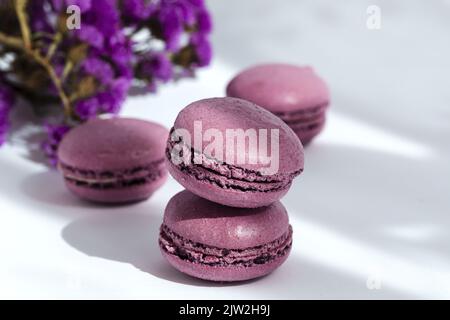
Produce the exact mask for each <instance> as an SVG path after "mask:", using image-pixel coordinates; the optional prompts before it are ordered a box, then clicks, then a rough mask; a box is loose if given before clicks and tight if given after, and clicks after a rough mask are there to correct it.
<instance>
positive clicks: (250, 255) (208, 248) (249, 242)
mask: <svg viewBox="0 0 450 320" xmlns="http://www.w3.org/2000/svg"><path fill="white" fill-rule="evenodd" d="M159 246H160V249H161V252H162V254H163V256H164V257H165V258H166V259H167V260H168V261H169V263H170V264H171V265H172V266H174V267H175V268H176V269H178V270H179V271H181V272H183V273H186V274H189V275H191V276H194V277H197V278H201V279H205V280H212V281H227V282H229V281H242V280H249V279H254V278H258V277H261V276H264V275H266V274H268V273H270V272H272V271H273V270H275V269H276V268H278V267H279V266H280V265H281V264H282V263H283V262H284V261H285V260H286V258H287V257H288V255H289V253H290V250H291V247H292V227H291V226H290V225H289V218H288V215H287V213H286V209H285V208H284V207H283V205H282V204H281V203H280V202H275V203H273V204H272V205H270V206H267V207H262V208H256V209H238V208H231V207H226V206H222V205H219V204H217V203H214V202H211V201H208V200H205V199H203V198H200V197H198V196H196V195H194V194H192V193H191V192H189V191H187V190H185V191H182V192H180V193H178V194H176V195H175V196H174V197H173V198H172V199H171V200H170V201H169V203H168V205H167V207H166V210H165V214H164V221H163V224H162V226H161V232H160V237H159Z"/></svg>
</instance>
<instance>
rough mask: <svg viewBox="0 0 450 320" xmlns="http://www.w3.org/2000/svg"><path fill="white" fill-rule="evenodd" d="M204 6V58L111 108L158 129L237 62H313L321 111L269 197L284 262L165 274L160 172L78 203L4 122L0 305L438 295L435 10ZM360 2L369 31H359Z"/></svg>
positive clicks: (444, 11)
mask: <svg viewBox="0 0 450 320" xmlns="http://www.w3.org/2000/svg"><path fill="white" fill-rule="evenodd" d="M209 4H210V8H211V10H212V12H213V15H214V19H215V32H214V37H213V38H214V39H213V40H214V46H215V60H214V63H213V65H212V66H211V67H210V68H209V69H207V70H205V71H203V72H201V73H200V74H199V76H198V78H197V79H196V80H187V81H183V82H181V83H179V84H174V85H168V86H165V87H164V88H162V90H160V92H159V94H158V95H156V96H146V97H133V98H130V99H129V100H128V101H127V103H126V106H125V108H124V114H125V115H127V116H135V117H141V118H145V119H152V120H154V121H158V122H161V123H164V124H165V125H166V126H168V127H169V126H170V125H171V123H172V122H173V120H174V119H175V117H176V115H177V113H178V111H179V110H180V109H181V108H182V107H184V106H185V105H186V104H188V103H189V102H191V101H194V100H197V99H200V98H205V97H211V96H222V95H223V94H224V88H225V85H226V82H227V81H228V80H229V79H230V78H231V77H232V76H233V75H234V74H235V72H237V71H238V70H240V69H242V68H243V67H246V66H249V65H251V64H253V63H257V62H272V61H279V62H292V63H296V64H310V65H313V66H314V67H315V68H316V69H317V71H318V72H319V73H320V74H321V75H322V76H323V77H324V78H325V79H326V80H327V81H328V83H329V85H330V87H331V91H332V106H331V110H330V111H331V112H330V116H329V121H328V124H327V127H326V130H325V132H324V133H323V134H322V135H321V136H320V137H319V138H318V139H316V140H315V141H314V142H313V144H312V145H310V146H309V147H308V148H307V149H306V167H305V172H304V174H302V175H301V176H300V177H299V178H298V179H297V180H296V181H295V183H294V185H293V187H292V189H291V191H290V193H289V194H288V195H287V196H286V197H285V198H284V199H283V203H284V204H285V205H286V207H287V208H288V211H289V214H290V219H291V223H292V225H293V227H294V247H293V251H292V254H291V256H290V258H289V259H288V260H287V262H286V263H285V264H284V265H283V266H282V267H281V268H280V269H278V270H277V271H275V272H274V273H273V274H271V275H269V276H267V277H265V278H262V279H259V280H256V281H250V282H245V283H240V284H232V285H230V284H228V285H223V284H214V283H210V282H204V281H199V280H196V279H193V278H190V277H188V276H185V275H183V274H180V273H179V272H177V271H176V270H174V269H172V268H171V267H170V266H169V265H168V264H167V263H166V262H165V261H164V260H163V259H162V258H161V256H160V253H159V249H158V246H157V236H158V228H159V225H160V223H161V220H162V213H163V210H164V207H165V204H166V203H167V201H168V200H169V199H170V198H171V197H172V196H173V195H174V194H175V193H176V192H178V191H179V190H181V187H180V186H179V185H178V184H177V183H176V182H175V181H174V180H173V179H170V180H169V181H168V183H167V184H166V185H165V186H164V187H163V188H162V189H161V190H159V191H158V192H157V193H156V194H155V195H154V196H153V197H152V198H151V199H150V200H149V201H146V202H142V203H138V204H135V205H131V206H121V207H103V206H98V205H92V204H89V203H85V202H82V201H80V200H78V199H76V198H75V197H73V196H72V195H71V194H69V193H68V192H66V190H65V189H64V185H63V183H62V180H61V178H60V176H59V175H58V173H57V172H51V171H48V169H46V167H45V166H43V165H42V164H41V163H39V156H38V155H37V153H36V152H33V151H32V152H30V151H28V150H27V149H26V148H24V147H23V145H24V141H37V137H36V136H35V135H34V134H33V130H32V129H30V128H24V127H21V126H17V125H16V128H15V131H16V134H15V136H14V138H13V139H12V141H11V142H10V144H9V145H8V146H6V147H4V148H2V150H1V151H0V192H1V193H0V298H148V299H153V298H158V299H174V298H192V299H197V298H207V299H213V298H220V299H232V298H234V299H241V298H242V299H263V298H268V299H282V298H283V299H291V298H374V299H379V298H450V232H449V229H450V199H449V195H450V192H449V191H450V141H449V140H450V90H449V84H450V79H449V71H450V62H449V59H450V37H449V32H450V19H449V18H450V1H441V0H433V1H406V0H403V1H400V0H394V1H393V0H390V1H387V0H386V1H356V0H352V1H345V5H344V4H343V3H342V1H317V0H314V1H312V0H311V1H298V0H290V1H287V0H283V1H269V0H253V1H249V0H246V1H241V0H239V1H238V0H226V1H217V0H216V1H209ZM370 4H376V5H379V6H380V8H381V10H382V24H381V29H380V30H368V29H367V27H366V19H367V14H366V9H367V7H368V5H370ZM18 108H22V109H19V110H20V113H22V114H23V113H24V112H25V111H26V109H25V107H20V106H19V107H18ZM30 117H31V116H30ZM30 119H32V117H31V118H30ZM368 284H369V285H368ZM370 288H372V290H371V289H370Z"/></svg>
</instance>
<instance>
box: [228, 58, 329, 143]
mask: <svg viewBox="0 0 450 320" xmlns="http://www.w3.org/2000/svg"><path fill="white" fill-rule="evenodd" d="M226 93H227V96H229V97H236V98H241V99H245V100H248V101H252V102H254V103H256V104H257V105H259V106H261V107H263V108H265V109H267V110H269V111H270V112H273V113H274V114H276V115H277V116H279V117H280V118H281V119H283V120H284V121H285V122H286V123H287V124H288V125H289V126H290V127H291V128H292V129H293V130H294V131H295V133H296V134H297V135H298V137H299V138H300V140H301V141H302V143H303V145H306V144H308V143H309V142H310V141H311V140H312V139H313V138H314V137H315V136H316V135H318V134H319V133H320V131H322V129H323V127H324V125H325V112H326V110H327V107H328V105H329V102H330V94H329V91H328V87H327V85H326V84H325V82H324V81H323V80H322V79H321V78H320V77H319V76H318V75H317V74H316V73H315V72H314V70H313V69H312V68H311V67H299V66H294V65H287V64H263V65H257V66H254V67H251V68H249V69H246V70H244V71H242V72H241V73H239V74H238V75H237V76H236V77H234V78H233V79H232V80H231V81H230V83H229V84H228V87H227V89H226Z"/></svg>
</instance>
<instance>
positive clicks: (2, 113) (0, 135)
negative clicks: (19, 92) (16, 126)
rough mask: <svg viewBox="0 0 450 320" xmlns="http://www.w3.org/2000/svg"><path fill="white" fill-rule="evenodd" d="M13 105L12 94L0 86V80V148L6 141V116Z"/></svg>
mask: <svg viewBox="0 0 450 320" xmlns="http://www.w3.org/2000/svg"><path fill="white" fill-rule="evenodd" d="M13 104H14V94H13V92H12V91H11V90H10V89H9V88H8V87H7V86H4V85H2V81H1V78H0V146H1V145H2V144H3V143H4V142H5V140H6V134H7V132H8V127H9V120H8V115H9V111H10V110H11V107H12V105H13Z"/></svg>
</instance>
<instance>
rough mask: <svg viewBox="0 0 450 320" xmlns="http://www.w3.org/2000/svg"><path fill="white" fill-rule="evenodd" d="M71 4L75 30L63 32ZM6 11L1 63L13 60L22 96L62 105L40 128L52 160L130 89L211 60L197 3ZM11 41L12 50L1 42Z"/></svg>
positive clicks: (103, 1) (45, 2) (34, 4)
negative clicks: (77, 20)
mask: <svg viewBox="0 0 450 320" xmlns="http://www.w3.org/2000/svg"><path fill="white" fill-rule="evenodd" d="M70 5H76V6H78V7H79V8H80V12H81V28H80V29H75V30H68V29H67V28H65V27H64V17H66V9H67V7H68V6H70ZM2 8H3V7H2V6H1V5H0V9H2ZM8 10H10V12H8V13H7V15H8V16H11V15H12V16H14V15H15V17H14V18H15V19H12V20H11V21H12V22H11V23H9V24H8V23H3V24H0V35H7V36H8V37H0V49H2V50H0V59H2V56H3V55H6V54H7V55H9V59H10V58H11V57H12V58H13V61H11V64H10V68H11V70H10V73H12V75H13V78H14V81H15V84H16V85H17V86H18V87H19V88H20V87H21V86H22V87H23V89H24V90H23V92H34V93H37V94H43V95H45V96H50V97H56V98H59V101H61V103H62V106H63V108H61V113H62V116H64V121H63V122H62V123H61V124H60V125H46V127H45V129H46V131H47V132H48V134H49V139H47V141H46V142H45V143H43V145H42V146H43V150H44V152H45V154H47V155H48V156H49V158H50V159H51V161H52V162H55V161H56V160H55V157H56V149H57V145H58V143H59V141H60V140H61V138H62V136H63V134H64V133H65V132H67V130H68V129H69V127H73V126H76V125H78V124H79V123H82V122H84V121H87V120H88V119H90V118H93V117H96V116H98V115H100V114H103V113H110V114H117V113H118V112H119V111H120V108H121V106H122V104H123V102H124V100H125V99H126V97H127V94H128V91H129V88H130V87H131V85H139V86H141V87H142V88H144V89H146V90H147V92H155V91H156V89H157V87H158V85H160V84H161V83H165V82H168V81H170V80H176V79H180V78H182V77H186V76H193V75H194V74H195V70H196V69H197V68H198V67H202V66H206V65H207V64H209V62H210V60H211V54H212V50H211V46H210V43H209V41H208V36H209V33H210V32H211V29H212V24H211V18H210V16H209V13H208V11H207V9H206V7H205V4H204V1H203V0H95V1H94V0H32V1H31V0H29V1H26V7H24V9H18V7H14V6H11V8H10V9H8ZM16 10H17V11H16ZM18 10H22V11H24V12H19V11H18ZM20 19H22V21H21V24H19V23H16V22H17V21H19V20H20ZM21 26H22V27H23V26H25V28H26V29H27V30H26V31H27V32H25V33H23V32H22V30H21ZM141 31H144V32H141ZM22 34H23V36H22ZM26 34H29V35H30V37H28V38H27V37H26ZM138 34H148V35H149V36H148V38H146V39H143V38H139V37H136V35H138ZM10 38H13V39H15V40H17V41H15V42H14V43H18V44H19V45H18V47H17V46H16V45H13V47H11V46H10V44H8V43H4V40H2V39H10ZM154 40H157V41H154ZM2 41H3V43H2ZM161 42H162V43H163V46H161ZM154 43H157V44H158V45H157V46H154V45H153V44H154ZM22 44H23V45H22ZM35 55H39V56H40V57H38V58H36V56H35ZM0 83H1V79H0ZM6 92H7V91H6V89H4V87H2V86H1V85H0V144H1V143H3V142H4V140H5V133H6V131H7V126H8V121H7V120H8V112H9V110H10V108H11V105H12V101H11V98H10V95H11V93H8V94H6ZM8 92H10V91H8ZM61 118H63V117H61ZM67 124H69V125H67Z"/></svg>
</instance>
